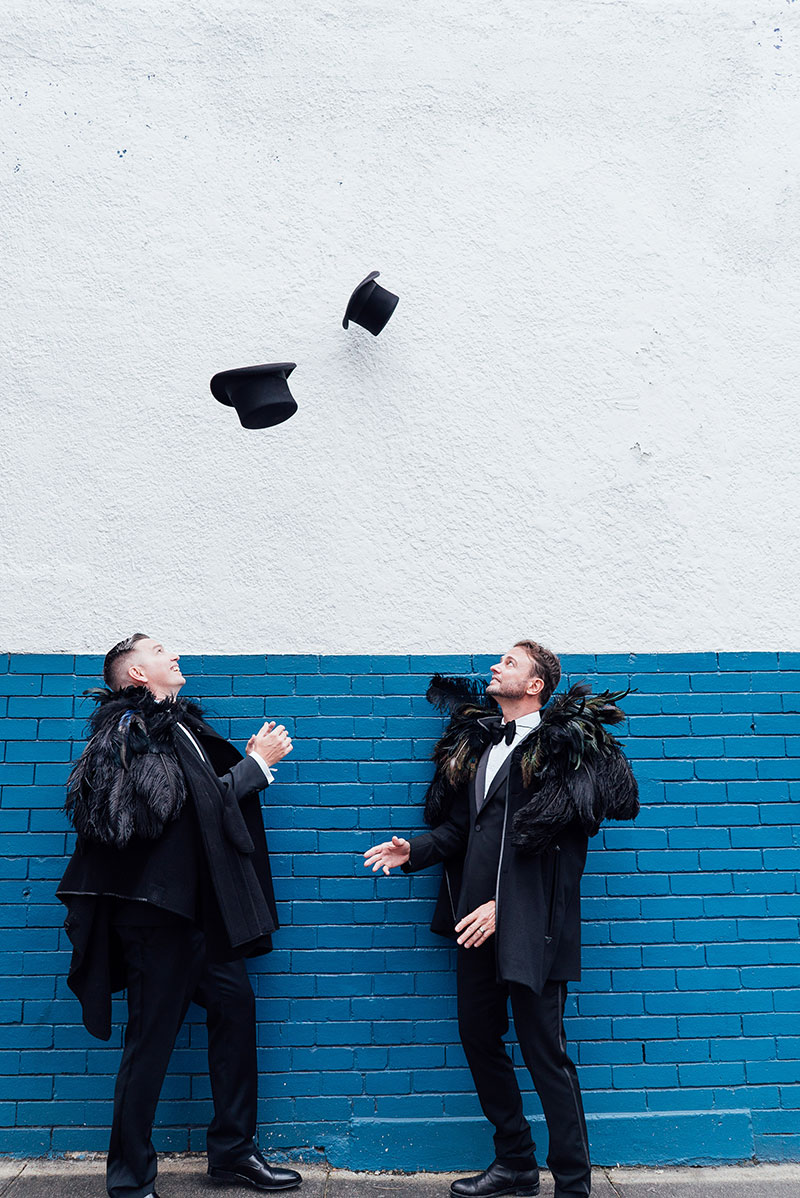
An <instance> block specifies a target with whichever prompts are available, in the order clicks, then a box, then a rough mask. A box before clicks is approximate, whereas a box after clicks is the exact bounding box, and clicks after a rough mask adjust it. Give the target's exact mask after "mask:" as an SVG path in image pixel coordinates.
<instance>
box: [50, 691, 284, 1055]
mask: <svg viewBox="0 0 800 1198" xmlns="http://www.w3.org/2000/svg"><path fill="white" fill-rule="evenodd" d="M134 691H135V693H132V692H134ZM148 694H149V693H148V692H143V693H142V692H141V691H139V690H138V689H137V688H128V690H127V691H124V692H120V694H119V695H118V696H108V693H107V692H101V695H102V698H101V701H100V706H99V708H98V711H97V712H96V713H95V715H94V716H93V726H94V729H95V731H94V735H93V737H92V738H91V740H90V741H89V744H88V745H87V747H86V749H85V750H84V754H83V755H82V758H81V761H80V762H79V763H78V765H77V766H76V768H75V770H74V771H73V775H72V778H71V781H70V789H69V798H68V804H67V808H68V812H69V814H70V818H71V819H72V821H73V823H74V824H75V825H76V827H77V828H78V829H79V833H78V839H77V843H76V847H75V851H74V853H73V855H72V857H71V859H70V861H69V863H68V865H67V868H66V871H65V873H64V876H63V878H62V879H61V882H60V884H59V887H58V890H57V894H58V897H59V898H60V899H61V901H62V902H63V903H65V905H66V906H67V908H68V915H67V919H66V921H65V927H66V929H67V934H68V936H69V938H70V941H71V942H72V945H73V955H72V963H71V967H70V974H69V979H68V983H69V985H70V987H71V989H72V990H73V991H74V992H75V994H76V995H77V996H78V998H79V999H80V1000H81V1004H82V1006H83V1013H84V1022H85V1024H86V1026H87V1028H88V1029H89V1030H90V1031H91V1032H92V1033H93V1034H94V1035H97V1036H100V1037H101V1038H103V1039H107V1038H108V1036H109V1035H110V1030H111V1022H110V1019H111V993H112V991H114V990H117V989H121V988H122V986H123V985H124V979H123V975H122V970H121V960H120V958H119V953H118V946H117V944H116V939H115V937H114V936H113V934H112V929H111V925H110V910H111V907H110V905H109V900H110V899H111V898H122V899H128V900H139V901H143V902H145V903H148V904H151V905H152V906H155V907H159V908H161V909H163V910H165V911H170V912H173V913H174V914H176V915H182V916H185V917H186V918H188V919H192V920H194V921H196V922H198V923H199V924H200V925H201V926H202V927H203V929H204V931H205V933H206V939H207V943H208V945H209V948H210V951H211V953H212V956H213V957H215V958H216V959H218V960H226V959H227V960H230V959H234V958H236V957H244V956H254V955H257V954H259V953H264V952H268V951H269V950H270V948H271V939H270V933H271V932H273V931H275V930H276V928H277V926H278V919H277V912H276V909H275V897H274V893H273V889H272V877H271V873H270V866H269V856H268V852H267V843H266V837H265V834H264V825H263V821H262V817H261V806H260V802H259V798H258V792H259V791H260V790H261V789H263V788H264V787H265V786H266V785H267V779H266V776H265V774H264V772H263V770H262V769H261V767H260V766H259V764H258V762H256V761H254V760H252V758H250V757H244V758H243V757H242V756H241V754H240V753H239V752H238V751H237V750H236V749H235V748H234V747H233V745H231V744H229V743H228V742H227V741H225V740H224V739H223V738H222V737H220V736H219V735H218V734H217V733H216V732H215V731H214V730H213V729H212V728H211V727H209V725H208V724H206V723H205V721H204V720H203V719H202V716H201V715H200V712H199V710H198V709H197V708H196V707H194V706H193V705H190V704H187V703H185V702H182V701H178V703H175V704H168V705H166V706H165V705H158V707H157V708H154V707H153V702H154V701H153V700H152V697H148ZM125 697H127V698H125ZM126 703H127V704H129V708H128V710H133V711H135V712H136V719H137V720H138V722H139V723H138V728H134V729H133V730H131V729H130V727H129V723H126V722H124V720H123V717H124V716H125V715H126V714H127V713H126V712H125V706H126ZM121 712H122V715H121ZM178 719H180V721H181V722H182V723H184V724H185V725H186V726H187V727H189V728H190V729H191V731H192V733H193V734H194V736H195V737H196V739H197V740H198V742H199V744H200V746H201V748H202V749H203V752H204V754H205V755H206V757H207V758H208V761H209V762H210V766H209V765H207V764H206V763H204V762H203V761H202V760H201V758H200V757H199V755H198V753H197V751H196V749H195V748H194V747H193V746H192V744H191V742H190V741H189V740H188V738H187V737H186V736H185V734H184V733H183V732H182V731H180V730H179V729H178V728H177V727H176V723H177V720H178ZM121 729H122V731H120V730H121ZM100 780H102V785H100ZM148 788H149V789H148ZM104 796H106V798H105V802H104ZM108 796H113V797H114V799H115V804H114V805H113V811H112V814H111V816H109V814H108V810H107V808H108V806H109V802H108ZM117 801H118V804H119V806H120V807H121V808H122V809H123V810H122V813H121V814H120V811H118V810H117Z"/></svg>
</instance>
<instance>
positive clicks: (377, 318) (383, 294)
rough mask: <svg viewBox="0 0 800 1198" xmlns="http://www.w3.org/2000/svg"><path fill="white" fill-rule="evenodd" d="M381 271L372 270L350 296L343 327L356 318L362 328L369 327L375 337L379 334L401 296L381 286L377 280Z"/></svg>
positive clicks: (346, 326)
mask: <svg viewBox="0 0 800 1198" xmlns="http://www.w3.org/2000/svg"><path fill="white" fill-rule="evenodd" d="M380 273H381V272H380V271H379V270H372V271H370V273H369V274H368V275H367V277H366V279H364V281H363V283H359V284H358V287H356V289H355V291H354V292H353V294H352V295H351V296H350V300H349V302H348V305H347V311H346V312H345V314H344V320H343V321H342V328H344V329H346V328H348V327H349V324H350V321H351V320H354V321H355V322H356V324H360V325H361V327H362V329H367V330H368V332H370V333H372V335H373V337H377V336H378V333H379V332H380V331H381V329H382V328H383V326H384V325H385V324H386V322H387V320H388V319H389V317H390V316H391V315H392V313H393V312H394V310H395V308H396V307H397V301H398V299H399V298H400V297H399V296H397V295H393V294H392V292H391V291H387V290H386V288H385V287H381V285H380V283H376V282H375V280H376V279H377V277H378V275H379V274H380Z"/></svg>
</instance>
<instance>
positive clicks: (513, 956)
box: [404, 733, 591, 1198]
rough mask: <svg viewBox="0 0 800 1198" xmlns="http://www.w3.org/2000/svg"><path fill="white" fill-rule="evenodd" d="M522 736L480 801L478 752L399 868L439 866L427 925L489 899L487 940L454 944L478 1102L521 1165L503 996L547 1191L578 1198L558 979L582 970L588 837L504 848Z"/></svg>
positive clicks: (448, 926) (572, 1101)
mask: <svg viewBox="0 0 800 1198" xmlns="http://www.w3.org/2000/svg"><path fill="white" fill-rule="evenodd" d="M533 735H536V734H535V733H534V734H533ZM524 743H525V742H524V741H523V742H522V743H521V744H520V745H517V746H516V747H515V748H514V750H513V751H512V753H510V754H509V756H508V757H507V758H506V759H505V761H504V763H503V765H502V766H501V767H500V769H499V771H498V772H497V774H496V775H495V777H494V779H493V780H492V783H491V785H490V786H489V788H488V791H487V792H486V797H485V800H483V801H479V799H481V797H482V795H483V790H484V785H485V777H486V765H487V760H488V756H489V751H490V750H489V749H486V750H485V752H484V753H483V755H482V756H481V758H480V760H479V762H478V768H477V771H476V773H475V774H474V776H473V778H472V780H471V781H470V783H469V785H468V786H467V787H464V788H463V790H462V791H461V792H460V794H459V796H458V798H457V801H456V803H455V804H454V807H453V809H452V811H451V813H450V816H449V818H448V819H446V820H445V821H444V822H443V823H441V824H440V825H439V826H438V827H436V828H433V829H432V830H431V831H429V832H424V833H422V835H420V836H417V837H415V838H414V839H413V840H412V841H411V855H410V858H409V861H408V864H407V865H406V866H404V869H405V870H406V871H407V872H415V871H416V870H418V869H423V868H425V867H426V866H428V865H431V864H433V863H434V862H436V861H443V862H444V865H445V874H444V879H443V886H442V892H441V895H440V901H439V905H438V907H437V912H436V915H435V917H434V924H433V927H434V930H436V931H443V932H445V934H449V935H452V934H453V925H454V923H456V922H458V921H459V920H460V919H461V918H463V916H464V915H466V914H468V913H469V912H471V911H474V910H475V909H476V908H477V907H479V906H481V904H483V903H486V902H488V901H489V900H491V899H495V900H496V904H497V906H496V933H495V935H494V936H492V937H491V938H490V939H489V940H487V941H486V942H485V943H484V944H483V945H482V946H480V947H475V948H469V949H464V948H459V950H458V1023H459V1034H460V1037H461V1042H462V1045H463V1047H464V1052H465V1054H466V1057H467V1062H468V1064H469V1067H470V1070H471V1072H472V1076H473V1079H474V1081H475V1087H476V1090H477V1093H478V1098H479V1100H480V1103H481V1107H482V1109H483V1111H484V1114H485V1115H486V1117H487V1118H488V1119H489V1120H490V1122H491V1123H493V1124H494V1126H495V1136H494V1139H495V1151H496V1154H497V1159H498V1160H499V1161H501V1162H502V1163H503V1164H506V1165H508V1166H510V1167H513V1168H518V1169H525V1168H530V1167H531V1166H532V1165H533V1164H534V1163H535V1157H534V1144H533V1141H532V1139H531V1133H530V1127H529V1125H528V1123H527V1120H526V1119H525V1118H524V1115H523V1111H522V1098H521V1095H520V1091H519V1086H518V1084H517V1080H516V1076H515V1074H514V1069H513V1066H512V1064H511V1061H510V1059H509V1057H508V1054H507V1052H506V1049H505V1046H504V1044H503V1041H502V1037H503V1035H504V1034H505V1033H506V1032H507V1031H508V1026H509V1022H508V1002H509V999H510V1001H511V1008H512V1012H513V1014H514V1026H515V1029H516V1032H517V1036H518V1039H519V1043H520V1048H521V1050H522V1055H523V1058H524V1060H525V1063H526V1065H527V1067H528V1069H529V1070H530V1073H531V1076H532V1078H533V1084H534V1086H535V1088H536V1091H537V1093H538V1095H539V1097H540V1099H541V1102H542V1107H543V1109H544V1113H545V1118H546V1120H547V1125H548V1130H549V1132H550V1151H549V1153H548V1165H549V1167H550V1169H551V1171H552V1173H553V1175H554V1178H555V1182H556V1194H557V1195H559V1196H564V1198H566V1196H567V1195H575V1196H578V1195H586V1194H588V1193H589V1190H590V1187H591V1165H590V1162H589V1150H588V1142H587V1136H586V1122H585V1118H584V1113H583V1106H582V1102H581V1096H580V1088H579V1085H578V1078H577V1074H576V1071H575V1067H574V1065H573V1063H572V1061H571V1060H570V1058H569V1056H568V1055H567V1051H566V1042H565V1037H564V1024H563V1010H564V1003H565V1001H566V994H567V986H566V983H567V980H568V979H570V978H579V977H580V890H579V885H580V876H581V873H582V870H583V865H584V862H585V859H586V848H587V838H586V836H585V834H584V833H582V832H581V831H580V830H579V829H578V828H577V827H576V826H572V825H570V826H568V827H567V828H565V829H563V830H562V832H561V834H560V835H559V837H558V839H557V842H556V844H555V845H554V847H553V848H552V849H551V850H550V851H549V852H548V853H546V854H544V855H543V856H540V857H526V856H524V855H523V854H522V853H520V852H519V851H518V850H517V849H515V848H514V847H513V845H512V844H511V839H510V830H511V823H512V820H513V816H514V814H515V813H516V811H518V810H519V809H520V807H521V806H523V805H524V804H525V803H526V802H527V801H528V799H529V798H530V795H529V792H528V790H527V789H526V788H525V787H524V785H523V783H522V778H521V775H520V771H519V759H520V755H521V750H522V745H523V744H524ZM448 909H449V910H448Z"/></svg>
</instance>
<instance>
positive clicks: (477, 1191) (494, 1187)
mask: <svg viewBox="0 0 800 1198" xmlns="http://www.w3.org/2000/svg"><path fill="white" fill-rule="evenodd" d="M450 1193H451V1194H455V1195H456V1198H498V1196H499V1195H500V1194H519V1195H526V1196H528V1195H529V1196H531V1198H532V1196H533V1195H534V1194H538V1193H539V1170H538V1169H537V1168H536V1167H535V1166H534V1168H532V1169H509V1168H508V1167H507V1166H506V1165H498V1163H497V1161H495V1162H494V1164H491V1165H490V1166H489V1168H488V1169H485V1170H484V1171H483V1173H478V1174H477V1176H476V1177H459V1179H458V1181H454V1182H453V1184H452V1185H451V1186H450Z"/></svg>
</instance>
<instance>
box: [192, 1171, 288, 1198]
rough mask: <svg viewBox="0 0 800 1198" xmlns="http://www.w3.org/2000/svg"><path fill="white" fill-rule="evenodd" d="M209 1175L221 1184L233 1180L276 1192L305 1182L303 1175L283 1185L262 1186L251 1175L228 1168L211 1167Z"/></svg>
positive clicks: (252, 1188)
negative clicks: (213, 1168)
mask: <svg viewBox="0 0 800 1198" xmlns="http://www.w3.org/2000/svg"><path fill="white" fill-rule="evenodd" d="M208 1176H209V1177H210V1178H211V1180H212V1181H216V1182H218V1183H219V1184H220V1185H224V1184H226V1183H227V1184H230V1182H233V1183H234V1184H235V1185H240V1186H250V1189H251V1190H261V1191H262V1192H263V1193H275V1192H277V1191H278V1190H296V1189H297V1188H298V1186H300V1185H302V1184H303V1179H302V1177H301V1178H300V1180H299V1181H290V1182H287V1184H286V1185H282V1186H280V1185H278V1186H262V1185H259V1184H258V1182H257V1181H253V1179H252V1178H250V1177H243V1176H242V1174H241V1173H229V1172H228V1170H227V1169H215V1170H214V1172H213V1173H212V1172H211V1170H210V1169H209V1171H208Z"/></svg>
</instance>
